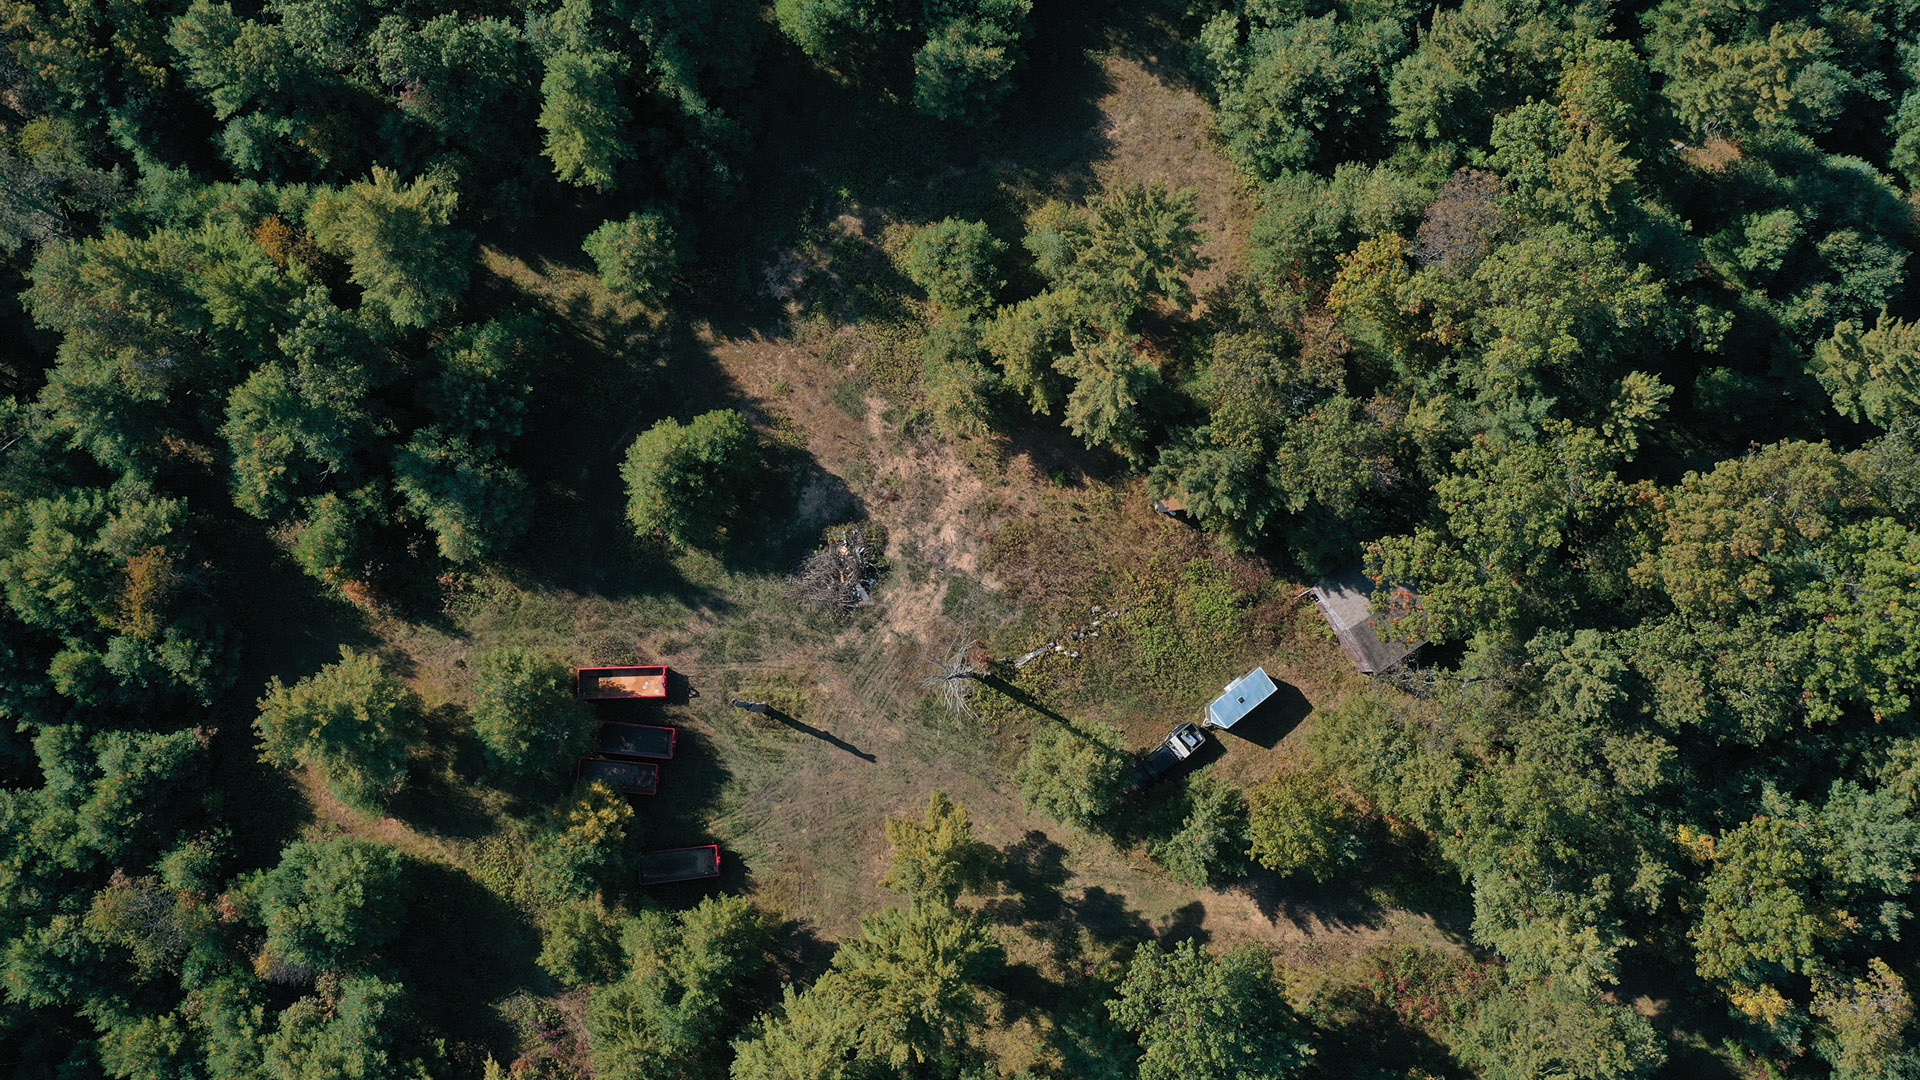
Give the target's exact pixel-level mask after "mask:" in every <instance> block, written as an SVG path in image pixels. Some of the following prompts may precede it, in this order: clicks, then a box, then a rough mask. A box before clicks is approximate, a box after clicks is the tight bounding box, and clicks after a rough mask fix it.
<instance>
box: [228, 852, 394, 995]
mask: <svg viewBox="0 0 1920 1080" xmlns="http://www.w3.org/2000/svg"><path fill="white" fill-rule="evenodd" d="M412 893H413V887H412V884H411V881H410V878H409V873H408V868H407V862H406V859H405V857H404V856H402V855H401V854H400V852H398V851H397V850H395V849H393V848H391V847H389V846H387V845H385V844H379V843H375V842H373V841H370V840H361V839H358V838H356V837H339V838H337V839H333V840H324V841H315V842H307V843H297V844H292V845H289V846H288V847H287V848H286V849H285V850H284V851H282V852H281V854H280V862H279V863H278V865H276V866H274V868H273V869H271V870H263V871H261V872H259V873H258V874H256V875H254V876H252V877H250V878H248V879H246V880H245V881H243V882H242V883H241V885H240V886H239V892H238V896H239V903H240V905H241V906H242V907H243V908H244V909H245V910H246V911H247V912H249V914H250V915H251V916H252V917H253V918H254V919H256V920H257V921H258V922H259V923H260V924H261V925H262V926H265V927H266V930H267V939H266V944H265V945H264V946H263V947H262V952H261V954H260V958H259V959H258V960H257V961H256V967H258V968H260V969H263V970H264V969H267V968H271V967H274V966H275V965H280V964H286V965H292V966H293V967H295V968H300V969H306V970H308V971H312V972H319V971H325V970H330V969H337V968H351V967H354V966H356V965H358V964H359V963H361V962H362V961H363V960H365V959H366V958H367V957H368V956H370V955H372V954H373V953H375V952H377V951H379V949H380V948H381V947H382V946H384V945H386V944H387V943H388V942H391V941H393V940H394V939H395V938H397V937H398V936H399V935H400V932H401V929H402V927H403V926H404V924H405V919H406V911H407V905H408V903H409V902H410V901H411V899H412Z"/></svg>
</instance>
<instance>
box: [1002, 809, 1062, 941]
mask: <svg viewBox="0 0 1920 1080" xmlns="http://www.w3.org/2000/svg"><path fill="white" fill-rule="evenodd" d="M1066 855H1067V849H1066V848H1064V847H1062V846H1061V845H1060V844H1058V843H1057V842H1055V841H1054V840H1053V838H1052V837H1049V836H1048V835H1047V834H1046V833H1043V832H1041V831H1040V830H1038V829H1028V830H1027V832H1026V835H1024V836H1022V837H1021V838H1020V839H1018V840H1015V841H1014V842H1012V843H1010V844H1008V845H1007V846H1005V847H1003V848H1001V849H1000V882H1001V884H1003V885H1005V886H1006V887H1007V889H1009V890H1010V891H1011V892H1012V893H1013V895H1012V896H1011V897H1004V898H995V899H993V900H989V901H987V903H986V905H985V906H984V907H982V908H981V913H982V915H984V916H985V917H986V918H987V919H988V920H989V921H992V922H997V923H1002V924H1017V923H1027V922H1045V921H1048V920H1051V919H1057V918H1059V917H1060V914H1061V912H1062V911H1064V910H1065V909H1066V901H1065V900H1064V898H1063V897H1062V896H1061V890H1062V889H1064V888H1065V887H1066V884H1067V879H1068V878H1069V877H1071V876H1072V875H1071V873H1070V872H1069V871H1068V870H1067V867H1066Z"/></svg>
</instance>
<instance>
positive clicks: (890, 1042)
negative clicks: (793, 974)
mask: <svg viewBox="0 0 1920 1080" xmlns="http://www.w3.org/2000/svg"><path fill="white" fill-rule="evenodd" d="M861 931H862V932H861V936H860V937H858V938H855V939H854V940H852V941H849V942H847V943H846V944H844V945H842V946H841V947H840V951H839V952H837V953H835V954H834V958H833V966H832V968H830V969H829V970H828V971H827V973H826V974H825V975H822V976H821V977H820V978H819V979H818V980H817V981H816V982H815V983H814V984H813V985H812V986H810V987H808V988H807V989H806V990H805V991H804V992H802V993H795V992H794V991H793V990H792V989H791V988H789V989H788V990H787V991H786V994H785V997H784V999H783V1000H782V1003H781V1009H780V1011H779V1013H777V1014H776V1015H774V1016H772V1017H770V1018H768V1019H766V1020H764V1021H763V1022H762V1024H761V1026H760V1028H759V1029H758V1030H757V1031H756V1032H754V1033H752V1034H750V1035H749V1036H748V1037H746V1038H744V1039H742V1040H740V1041H738V1042H736V1043H735V1044H734V1049H735V1052H736V1054H737V1055H738V1056H737V1057H736V1058H735V1059H734V1063H733V1071H732V1076H733V1077H734V1080H788V1078H791V1080H802V1078H805V1080H818V1078H841V1080H855V1078H865V1077H875V1078H878V1077H881V1076H897V1075H900V1074H902V1073H903V1072H907V1073H920V1072H925V1073H928V1074H932V1075H951V1074H952V1073H953V1072H956V1071H957V1068H958V1065H959V1063H960V1061H961V1060H962V1059H961V1051H962V1050H963V1048H964V1046H965V1036H966V1031H967V1027H968V1025H970V1024H973V1023H975V1022H977V1021H978V1020H979V1018H980V1016H981V1015H982V1008H981V1002H980V1000H979V996H980V995H979V991H978V989H977V987H978V985H979V983H980V982H981V981H982V980H983V979H984V978H986V977H987V976H988V975H990V974H991V973H992V972H993V971H994V970H995V969H996V968H997V967H998V966H999V964H1000V963H1001V961H1002V956H1003V954H1002V952H1001V950H1000V947H999V945H997V944H996V943H995V942H994V940H993V938H992V936H991V935H990V934H989V933H988V932H987V931H986V929H985V927H983V926H982V925H981V924H980V923H979V922H978V921H977V920H976V919H975V918H974V917H973V916H971V915H968V914H962V913H958V912H955V911H954V910H952V909H951V908H948V907H947V906H945V905H943V904H914V905H912V906H911V907H904V908H883V909H882V910H881V911H879V912H877V913H876V914H874V915H871V916H868V917H867V919H865V920H864V921H863V922H862V924H861Z"/></svg>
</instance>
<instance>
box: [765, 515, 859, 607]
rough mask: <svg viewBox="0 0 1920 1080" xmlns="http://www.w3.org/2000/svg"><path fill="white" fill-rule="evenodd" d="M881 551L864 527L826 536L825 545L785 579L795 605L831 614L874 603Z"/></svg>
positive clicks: (852, 526) (852, 527)
mask: <svg viewBox="0 0 1920 1080" xmlns="http://www.w3.org/2000/svg"><path fill="white" fill-rule="evenodd" d="M880 566H881V561H880V550H879V546H878V545H877V544H876V543H875V538H874V537H873V536H871V535H869V533H868V530H867V529H866V527H865V526H861V525H848V526H847V527H845V528H843V529H836V530H834V531H833V532H832V533H830V534H828V536H827V543H826V546H825V547H823V548H821V549H820V550H819V551H816V552H814V553H813V554H811V555H809V556H807V561H806V562H805V563H804V564H803V565H802V566H801V567H800V572H799V573H797V574H794V575H793V576H792V577H790V578H788V579H787V587H788V588H789V589H790V590H791V591H792V593H793V598H794V600H795V602H797V603H801V604H805V605H807V606H809V607H818V608H826V609H828V610H832V611H852V610H853V609H854V608H857V607H859V606H860V605H862V604H866V603H870V602H872V600H873V594H872V592H871V590H872V588H873V586H874V582H875V581H877V580H878V579H879V577H880Z"/></svg>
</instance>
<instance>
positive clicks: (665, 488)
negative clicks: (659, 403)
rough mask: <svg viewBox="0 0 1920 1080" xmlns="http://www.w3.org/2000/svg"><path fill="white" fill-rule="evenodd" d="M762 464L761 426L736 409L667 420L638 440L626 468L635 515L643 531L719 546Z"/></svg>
mask: <svg viewBox="0 0 1920 1080" xmlns="http://www.w3.org/2000/svg"><path fill="white" fill-rule="evenodd" d="M755 464H756V461H755V453H754V444H753V432H752V431H751V430H749V429H748V427H747V421H746V418H745V417H743V416H741V415H740V414H739V413H737V412H735V411H733V410H732V409H716V410H714V411H713V412H709V413H702V414H701V415H699V416H696V417H694V418H693V419H692V420H691V421H690V422H688V423H686V424H682V423H680V422H679V421H678V420H674V419H672V418H671V417H669V418H668V419H665V420H662V421H660V422H659V423H657V424H654V425H653V426H652V427H650V428H648V429H647V430H646V431H645V432H644V433H642V434H641V435H640V437H639V438H637V439H635V440H634V441H633V445H631V446H629V447H628V448H627V457H626V460H625V461H624V462H623V463H622V464H621V466H620V476H621V478H622V479H623V480H625V481H626V482H627V520H628V521H629V522H631V523H632V524H633V527H634V529H635V530H636V531H637V532H639V533H640V535H642V536H647V535H650V534H654V533H658V534H659V535H661V536H664V537H666V538H667V539H669V540H672V541H674V542H675V543H681V544H689V545H695V546H701V545H706V544H711V543H713V542H715V541H716V540H717V539H718V538H719V536H720V534H721V532H722V531H723V530H724V529H725V528H726V527H727V526H728V525H729V524H730V523H731V522H732V520H733V517H734V515H735V513H736V512H737V511H738V509H739V507H740V499H741V496H742V495H743V494H745V492H744V490H743V489H744V488H745V487H746V485H747V484H749V483H751V481H752V479H753V474H754V467H755Z"/></svg>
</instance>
